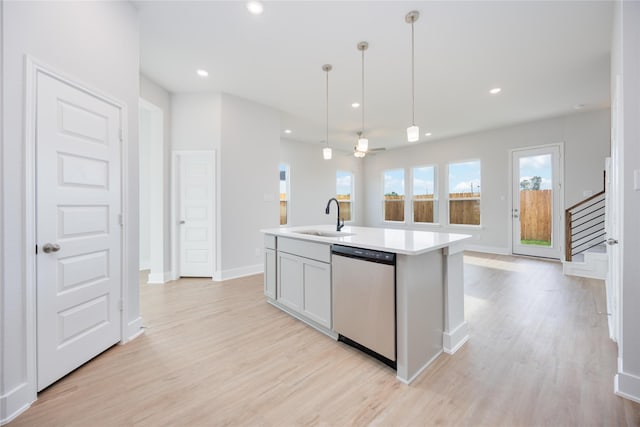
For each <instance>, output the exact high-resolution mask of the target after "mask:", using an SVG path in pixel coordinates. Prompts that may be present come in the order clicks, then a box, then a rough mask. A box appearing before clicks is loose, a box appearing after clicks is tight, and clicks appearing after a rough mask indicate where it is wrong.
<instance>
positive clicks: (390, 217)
mask: <svg viewBox="0 0 640 427" xmlns="http://www.w3.org/2000/svg"><path fill="white" fill-rule="evenodd" d="M383 181H384V183H383V190H384V192H383V195H384V205H383V218H384V220H385V221H392V222H404V196H405V194H404V169H389V170H386V171H384V174H383Z"/></svg>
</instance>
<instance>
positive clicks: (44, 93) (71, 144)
mask: <svg viewBox="0 0 640 427" xmlns="http://www.w3.org/2000/svg"><path fill="white" fill-rule="evenodd" d="M36 123H37V124H36V175H37V177H36V242H37V262H36V282H37V284H36V294H37V297H36V300H37V365H38V390H41V389H43V388H44V387H46V386H48V385H49V384H51V383H53V382H54V381H56V380H58V379H59V378H61V377H62V376H64V375H66V374H67V373H69V372H70V371H72V370H74V369H75V368H77V367H78V366H80V365H82V364H83V363H85V362H87V361H88V360H90V359H91V358H93V357H94V356H96V355H97V354H99V353H101V352H102V351H104V350H105V349H107V348H109V347H110V346H112V345H113V344H115V343H117V342H118V341H119V340H120V325H121V318H120V304H121V228H120V223H119V217H120V214H121V188H120V186H121V182H120V179H121V172H120V167H121V165H120V164H121V160H120V150H121V147H120V134H121V111H120V109H119V108H118V107H116V106H114V105H113V104H111V103H109V102H106V101H105V100H103V99H101V98H99V97H97V96H94V95H92V94H90V93H88V92H85V91H83V90H80V89H78V88H76V87H74V86H71V85H69V84H67V83H65V82H62V81H60V80H58V79H56V78H54V77H52V76H50V75H47V74H44V73H42V72H39V73H38V78H37V95H36Z"/></svg>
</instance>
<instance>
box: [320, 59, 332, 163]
mask: <svg viewBox="0 0 640 427" xmlns="http://www.w3.org/2000/svg"><path fill="white" fill-rule="evenodd" d="M332 69H333V67H332V66H331V64H324V65H323V66H322V71H324V72H325V73H326V74H327V105H326V106H327V120H326V125H327V127H326V135H325V136H326V139H325V142H326V144H327V146H326V147H324V148H323V149H322V158H323V159H325V160H331V157H332V156H333V152H332V150H331V147H329V71H331V70H332Z"/></svg>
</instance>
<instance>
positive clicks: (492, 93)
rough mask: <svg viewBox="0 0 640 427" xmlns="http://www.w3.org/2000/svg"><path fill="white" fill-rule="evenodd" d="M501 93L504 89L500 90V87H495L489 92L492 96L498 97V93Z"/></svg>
mask: <svg viewBox="0 0 640 427" xmlns="http://www.w3.org/2000/svg"><path fill="white" fill-rule="evenodd" d="M500 92H502V88H499V87H494V88H493V89H491V90H490V91H489V93H490V94H491V95H496V94H498V93H500Z"/></svg>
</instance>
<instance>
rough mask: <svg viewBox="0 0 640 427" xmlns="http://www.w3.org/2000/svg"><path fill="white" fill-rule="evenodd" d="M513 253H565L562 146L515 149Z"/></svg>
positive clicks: (547, 254) (555, 255)
mask: <svg viewBox="0 0 640 427" xmlns="http://www.w3.org/2000/svg"><path fill="white" fill-rule="evenodd" d="M512 167H513V193H512V195H513V196H512V200H513V206H512V211H511V213H512V227H513V233H512V236H513V253H514V254H518V255H529V256H539V257H546V258H555V259H559V258H560V255H561V239H560V229H561V228H560V219H561V217H562V206H561V200H562V197H561V190H562V187H561V177H562V174H561V170H560V148H559V146H549V147H541V148H531V149H525V150H516V151H514V152H513V159H512Z"/></svg>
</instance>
